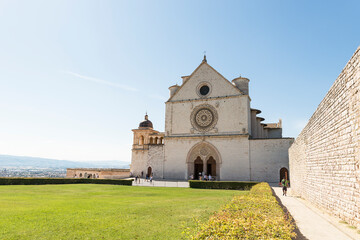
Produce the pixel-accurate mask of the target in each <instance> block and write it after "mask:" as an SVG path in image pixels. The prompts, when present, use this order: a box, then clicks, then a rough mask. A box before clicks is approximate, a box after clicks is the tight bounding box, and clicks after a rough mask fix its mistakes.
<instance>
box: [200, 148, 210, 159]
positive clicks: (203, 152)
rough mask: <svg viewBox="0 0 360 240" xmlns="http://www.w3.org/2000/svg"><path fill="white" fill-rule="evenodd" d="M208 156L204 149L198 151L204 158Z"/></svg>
mask: <svg viewBox="0 0 360 240" xmlns="http://www.w3.org/2000/svg"><path fill="white" fill-rule="evenodd" d="M208 154H209V151H208V149H207V148H206V147H203V148H201V149H200V155H201V156H203V157H206V156H207V155H208Z"/></svg>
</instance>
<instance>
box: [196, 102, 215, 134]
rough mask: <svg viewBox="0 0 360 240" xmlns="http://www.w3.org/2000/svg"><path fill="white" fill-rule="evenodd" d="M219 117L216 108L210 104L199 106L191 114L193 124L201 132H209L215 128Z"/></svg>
mask: <svg viewBox="0 0 360 240" xmlns="http://www.w3.org/2000/svg"><path fill="white" fill-rule="evenodd" d="M217 119H218V116H217V112H216V110H215V108H214V107H213V106H211V105H209V104H202V105H199V106H197V107H196V108H195V109H194V110H193V111H192V113H191V116H190V121H191V124H192V126H193V127H194V128H195V129H196V130H198V131H201V132H207V131H210V130H211V129H213V128H214V127H215V125H216V122H217Z"/></svg>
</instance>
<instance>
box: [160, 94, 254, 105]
mask: <svg viewBox="0 0 360 240" xmlns="http://www.w3.org/2000/svg"><path fill="white" fill-rule="evenodd" d="M236 97H248V98H249V100H250V101H251V99H250V97H249V95H228V96H220V97H208V98H200V99H199V98H194V99H185V100H176V101H167V102H165V104H168V103H178V102H201V101H203V102H204V101H206V100H216V99H227V98H236Z"/></svg>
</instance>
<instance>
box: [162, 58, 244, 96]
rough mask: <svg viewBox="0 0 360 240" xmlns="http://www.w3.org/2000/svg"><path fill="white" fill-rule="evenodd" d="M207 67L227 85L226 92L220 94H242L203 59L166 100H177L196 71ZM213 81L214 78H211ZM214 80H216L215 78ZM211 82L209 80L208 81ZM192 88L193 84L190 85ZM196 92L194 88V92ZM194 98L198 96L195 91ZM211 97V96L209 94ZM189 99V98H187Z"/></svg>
mask: <svg viewBox="0 0 360 240" xmlns="http://www.w3.org/2000/svg"><path fill="white" fill-rule="evenodd" d="M204 67H207V68H209V69H211V70H212V72H213V73H214V74H215V75H216V76H217V77H218V78H217V79H220V81H221V82H223V83H221V84H225V85H226V86H228V94H220V95H237V94H238V95H241V94H243V93H242V92H241V91H240V89H238V88H237V87H236V86H234V85H233V84H232V83H230V82H229V81H228V80H227V79H226V78H225V77H224V76H223V75H221V74H220V73H219V72H218V71H216V70H215V69H214V68H213V67H211V66H210V65H209V64H208V63H207V62H206V61H203V62H202V63H201V64H200V65H199V66H198V67H197V68H196V69H195V70H194V71H193V72H192V73H191V75H190V76H189V77H188V78H187V79H186V80H185V82H184V83H183V84H182V85H181V86H180V87H179V88H178V89H177V91H176V92H175V93H174V95H173V96H171V97H170V98H169V100H168V102H169V101H171V100H179V99H176V98H178V95H179V94H181V92H182V91H183V89H185V88H186V87H187V86H188V85H189V84H190V83H191V82H192V78H193V77H194V76H196V74H197V73H198V71H200V70H201V69H202V68H204ZM205 80H207V79H205ZM212 81H214V80H212ZM215 81H216V80H215ZM210 84H211V82H210ZM192 89H194V86H193V87H192ZM195 92H196V90H195V89H194V93H195ZM193 95H194V98H200V97H198V96H196V93H195V94H193ZM210 97H211V96H210ZM187 99H189V98H187Z"/></svg>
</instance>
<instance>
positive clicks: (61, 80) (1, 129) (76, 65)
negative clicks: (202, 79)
mask: <svg viewBox="0 0 360 240" xmlns="http://www.w3.org/2000/svg"><path fill="white" fill-rule="evenodd" d="M358 9H360V2H359V1H209V0H207V1H105V0H104V1H90V0H86V1H81V0H78V1H65V0H64V1H16V0H15V1H14V0H11V1H3V0H0V32H1V35H0V36H1V37H0V154H12V155H26V156H38V157H50V158H57V159H67V160H82V161H85V160H121V161H130V159H131V144H132V132H131V129H133V128H137V126H138V124H139V122H140V121H142V120H143V117H144V113H145V111H148V114H149V118H150V120H151V121H152V122H153V124H154V127H155V128H156V129H157V130H160V131H163V130H164V117H165V104H164V101H166V99H167V98H168V95H169V92H168V87H169V86H170V85H173V84H175V83H178V84H180V83H181V78H180V77H181V76H183V75H188V74H190V73H191V72H192V71H193V70H194V69H195V68H196V67H197V66H198V65H199V64H200V63H201V60H202V58H203V52H204V51H206V54H207V59H208V63H209V64H210V65H211V66H213V67H214V68H215V69H217V70H218V71H219V72H220V73H221V74H222V75H223V76H225V77H226V78H227V79H228V80H230V81H231V80H232V79H233V78H236V77H238V76H239V75H241V76H244V77H247V78H249V79H250V97H251V99H252V102H251V106H252V107H253V108H257V109H261V110H262V114H261V116H262V117H264V118H265V122H276V121H278V119H279V118H282V119H283V135H284V136H286V137H296V136H297V134H298V133H299V132H300V131H301V129H302V128H303V126H304V125H305V124H306V122H307V120H308V119H309V118H310V116H311V114H312V113H313V112H314V111H315V109H316V107H317V106H318V104H319V103H320V101H321V100H322V98H323V97H324V96H325V94H326V92H327V91H328V90H329V88H330V86H331V85H332V83H333V82H334V81H335V79H336V78H337V76H338V75H339V74H340V72H341V70H342V69H343V67H344V66H345V64H346V63H347V61H348V60H349V59H350V57H351V56H352V54H353V53H354V51H355V50H356V48H357V47H358V46H359V45H360V41H359V39H360V31H359V28H358V26H359V21H360V20H359V16H358V15H359V12H358Z"/></svg>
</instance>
